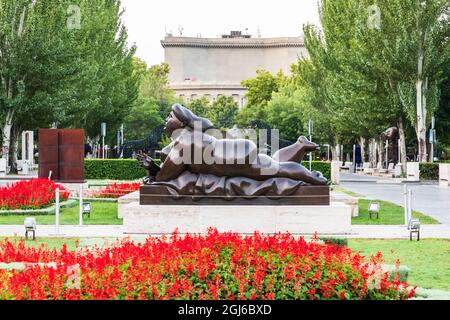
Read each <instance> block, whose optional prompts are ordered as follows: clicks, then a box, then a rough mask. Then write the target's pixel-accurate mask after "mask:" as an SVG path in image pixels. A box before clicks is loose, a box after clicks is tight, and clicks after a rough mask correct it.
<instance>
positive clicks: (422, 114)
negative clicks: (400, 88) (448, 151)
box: [416, 25, 427, 162]
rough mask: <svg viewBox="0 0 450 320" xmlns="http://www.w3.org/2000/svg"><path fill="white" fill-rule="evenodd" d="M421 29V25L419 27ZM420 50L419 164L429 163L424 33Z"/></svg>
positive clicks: (418, 93)
mask: <svg viewBox="0 0 450 320" xmlns="http://www.w3.org/2000/svg"><path fill="white" fill-rule="evenodd" d="M418 28H419V25H418ZM419 37H420V39H419V48H418V53H417V80H416V112H417V114H416V122H417V123H416V129H417V132H416V134H417V143H418V150H419V155H418V156H419V162H426V161H427V145H426V139H427V128H426V120H427V109H426V100H425V93H426V85H425V86H424V81H423V63H424V52H423V46H422V39H423V38H422V33H420V35H419Z"/></svg>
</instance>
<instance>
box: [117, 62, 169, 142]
mask: <svg viewBox="0 0 450 320" xmlns="http://www.w3.org/2000/svg"><path fill="white" fill-rule="evenodd" d="M133 64H134V75H135V76H136V77H137V79H138V83H139V97H138V99H137V100H136V102H135V103H134V105H133V107H132V109H131V111H130V112H129V113H128V115H127V117H126V119H125V123H124V127H125V138H126V139H127V140H138V139H142V138H143V137H144V136H145V135H148V134H149V133H150V132H151V131H152V130H153V129H155V128H156V127H158V126H160V125H162V124H163V123H164V119H165V118H166V116H167V115H168V114H169V110H170V107H171V106H172V104H173V103H174V102H176V98H175V93H174V91H173V90H172V89H170V88H169V72H170V67H169V65H168V64H167V63H162V64H160V65H154V66H152V67H150V68H148V67H147V65H146V64H145V62H143V61H142V60H140V59H138V58H135V59H134V62H133Z"/></svg>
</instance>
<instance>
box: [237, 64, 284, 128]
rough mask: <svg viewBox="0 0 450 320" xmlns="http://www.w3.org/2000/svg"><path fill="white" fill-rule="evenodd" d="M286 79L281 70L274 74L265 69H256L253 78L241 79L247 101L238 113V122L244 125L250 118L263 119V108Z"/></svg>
mask: <svg viewBox="0 0 450 320" xmlns="http://www.w3.org/2000/svg"><path fill="white" fill-rule="evenodd" d="M287 80H288V79H287V77H286V76H284V75H283V73H282V72H281V71H279V72H278V73H277V74H276V75H275V76H274V75H272V74H271V73H270V72H268V71H266V70H257V71H256V77H255V78H252V79H248V80H244V81H241V84H242V86H243V87H244V88H246V89H247V90H248V92H247V93H246V95H245V98H246V99H247V103H246V105H245V106H244V108H242V110H241V111H240V112H239V115H238V123H239V124H240V125H246V124H248V123H249V122H250V121H251V120H258V119H262V120H263V119H265V118H266V114H265V108H266V106H267V104H268V102H269V101H270V100H271V99H272V94H273V93H274V92H278V90H279V88H280V87H281V86H283V85H284V84H285V82H287Z"/></svg>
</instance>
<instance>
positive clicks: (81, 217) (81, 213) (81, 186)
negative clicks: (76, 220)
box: [79, 184, 83, 226]
mask: <svg viewBox="0 0 450 320" xmlns="http://www.w3.org/2000/svg"><path fill="white" fill-rule="evenodd" d="M79 214H80V226H82V225H83V185H82V184H81V185H80V212H79Z"/></svg>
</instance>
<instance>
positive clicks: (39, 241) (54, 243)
mask: <svg viewBox="0 0 450 320" xmlns="http://www.w3.org/2000/svg"><path fill="white" fill-rule="evenodd" d="M5 239H6V237H0V241H3V240H5ZM8 240H9V241H11V242H13V243H14V242H15V241H17V242H19V241H21V240H24V241H25V245H26V246H27V247H31V248H36V247H40V246H41V245H45V246H47V247H48V248H49V249H56V250H59V249H61V247H62V245H63V244H66V246H67V249H68V250H75V248H76V241H77V240H78V239H76V238H39V237H37V238H36V240H34V241H33V240H31V239H29V240H25V238H24V237H8Z"/></svg>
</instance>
